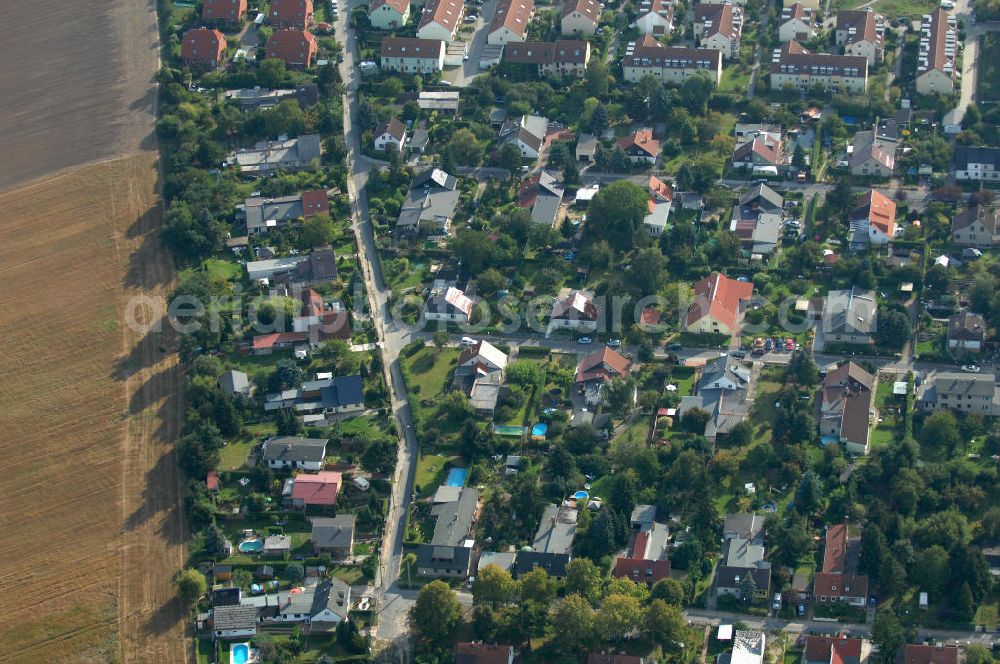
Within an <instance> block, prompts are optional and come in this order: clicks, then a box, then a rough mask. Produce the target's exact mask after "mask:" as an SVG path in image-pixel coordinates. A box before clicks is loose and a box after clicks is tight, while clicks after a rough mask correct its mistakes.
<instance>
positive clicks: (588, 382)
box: [573, 346, 632, 406]
mask: <svg viewBox="0 0 1000 664" xmlns="http://www.w3.org/2000/svg"><path fill="white" fill-rule="evenodd" d="M631 366H632V364H631V363H630V362H629V361H628V360H627V359H625V358H624V357H622V355H621V354H620V353H618V351H616V350H614V349H613V348H608V347H607V346H605V347H604V348H602V349H601V350H595V351H594V352H593V353H590V354H589V355H586V356H584V357H583V358H582V359H581V360H580V362H579V363H578V364H577V365H576V377H575V378H574V381H573V382H574V384H575V385H576V389H577V391H578V392H579V393H580V394H581V395H583V396H584V400H585V401H586V402H587V404H589V405H592V406H596V405H597V404H599V403H601V402H602V401H603V388H604V386H605V385H606V384H607V383H609V382H611V381H612V380H614V379H615V378H624V377H626V376H628V373H629V370H630V369H631Z"/></svg>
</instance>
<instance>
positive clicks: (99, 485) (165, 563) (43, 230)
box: [0, 0, 190, 664]
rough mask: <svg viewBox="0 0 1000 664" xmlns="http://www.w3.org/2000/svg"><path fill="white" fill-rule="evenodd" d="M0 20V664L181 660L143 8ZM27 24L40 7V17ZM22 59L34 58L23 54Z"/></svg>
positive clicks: (145, 3) (172, 417)
mask: <svg viewBox="0 0 1000 664" xmlns="http://www.w3.org/2000/svg"><path fill="white" fill-rule="evenodd" d="M8 4H9V5H10V6H8V7H5V12H4V19H3V20H2V21H0V61H2V62H3V63H4V65H3V66H2V67H0V155H3V159H0V192H3V193H0V233H2V237H3V242H0V459H3V464H4V465H3V469H2V471H0V550H2V552H3V553H2V554H0V555H2V560H3V564H2V565H0V587H2V588H4V590H5V591H6V593H7V596H8V597H10V598H12V599H13V600H14V602H15V603H16V606H15V607H14V608H12V609H11V610H7V611H3V612H0V662H25V663H28V662H31V663H32V664H34V663H38V662H102V663H103V662H116V661H117V662H140V661H148V660H155V661H161V662H184V661H186V660H188V659H190V657H189V653H190V648H189V647H188V644H187V642H186V641H185V634H184V622H183V618H184V613H185V612H184V611H183V608H182V607H180V606H178V605H177V604H176V603H174V601H173V597H174V592H173V588H172V587H171V576H172V574H173V573H174V571H176V570H177V569H179V568H180V566H181V565H182V564H183V560H184V545H185V541H184V540H185V529H184V522H183V515H182V512H181V509H180V496H181V477H180V475H179V472H178V470H177V467H176V463H175V460H174V458H173V448H172V443H173V440H174V439H175V438H176V435H177V429H178V422H179V420H180V405H179V403H178V397H179V392H180V380H179V375H178V371H177V367H176V361H175V359H174V356H173V355H172V354H171V353H170V352H169V350H170V349H171V348H172V346H173V343H172V341H173V340H172V339H171V338H170V336H169V335H166V334H156V333H152V334H148V335H147V334H140V333H136V332H133V331H132V330H131V329H130V328H129V327H128V326H126V325H125V324H124V311H125V308H126V303H127V302H128V300H129V298H131V297H134V296H136V295H138V294H152V295H158V294H164V293H166V292H168V291H169V290H170V288H171V287H172V280H173V275H174V272H173V265H172V263H171V261H170V259H169V257H168V256H167V254H166V253H165V252H164V251H163V250H162V248H161V247H160V246H159V243H158V240H157V232H158V224H159V220H160V202H159V198H158V195H157V178H158V174H157V170H156V154H155V152H154V151H153V147H154V146H153V141H152V134H151V129H152V126H153V122H154V119H155V118H154V114H153V111H154V100H155V93H154V88H153V86H152V81H153V77H154V75H155V71H156V68H157V66H158V63H157V57H156V52H157V32H156V23H155V15H154V13H153V4H152V2H151V1H150V0H79V1H78V2H65V3H64V2H59V3H47V4H45V6H44V8H40V6H39V5H38V4H37V3H34V2H15V3H8ZM40 9H41V10H40ZM38 48H44V50H45V53H44V55H40V54H39V53H38V51H37V49H38Z"/></svg>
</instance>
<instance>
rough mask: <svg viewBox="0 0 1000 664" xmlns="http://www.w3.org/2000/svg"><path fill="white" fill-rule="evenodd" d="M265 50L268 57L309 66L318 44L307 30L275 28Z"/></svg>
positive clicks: (290, 63)
mask: <svg viewBox="0 0 1000 664" xmlns="http://www.w3.org/2000/svg"><path fill="white" fill-rule="evenodd" d="M265 50H266V52H267V57H269V58H278V59H279V60H284V61H285V64H288V65H300V66H303V67H310V66H312V62H313V58H315V57H316V53H317V52H318V51H319V45H318V44H317V43H316V37H315V36H313V34H312V33H311V32H309V31H308V30H275V31H274V32H273V33H272V34H271V37H270V38H269V39H268V40H267V47H266V49H265Z"/></svg>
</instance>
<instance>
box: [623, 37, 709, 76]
mask: <svg viewBox="0 0 1000 664" xmlns="http://www.w3.org/2000/svg"><path fill="white" fill-rule="evenodd" d="M629 46H630V47H631V53H630V54H627V55H626V56H625V57H624V58H623V59H622V66H624V67H664V68H667V69H713V70H718V68H719V65H720V63H721V62H722V51H719V50H716V49H714V48H687V47H678V46H664V45H663V44H662V43H660V42H658V41H657V40H656V38H655V37H653V36H652V35H645V36H643V38H642V39H640V40H639V41H637V42H633V43H631V44H629Z"/></svg>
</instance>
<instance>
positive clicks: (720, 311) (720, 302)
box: [687, 272, 753, 330]
mask: <svg viewBox="0 0 1000 664" xmlns="http://www.w3.org/2000/svg"><path fill="white" fill-rule="evenodd" d="M751 295H753V284H752V283H751V282H748V281H746V282H745V281H737V280H736V279H730V278H729V277H727V276H725V275H724V274H720V273H718V272H716V273H715V274H712V275H709V276H707V277H705V278H704V279H702V280H701V281H699V282H698V283H696V284H695V285H694V302H693V303H692V304H691V307H690V308H689V309H688V316H687V324H688V325H693V324H694V323H696V322H697V321H699V320H701V319H702V318H704V317H705V316H712V317H713V318H714V319H716V320H717V321H719V322H720V323H723V324H725V325H726V326H727V327H729V328H730V329H734V330H735V329H736V327H737V324H738V323H739V317H740V303H741V302H742V301H744V300H749V299H750V296H751Z"/></svg>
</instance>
